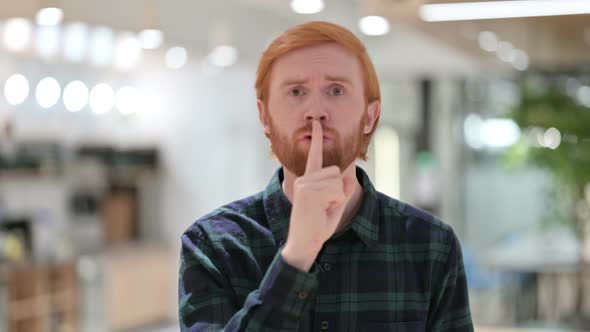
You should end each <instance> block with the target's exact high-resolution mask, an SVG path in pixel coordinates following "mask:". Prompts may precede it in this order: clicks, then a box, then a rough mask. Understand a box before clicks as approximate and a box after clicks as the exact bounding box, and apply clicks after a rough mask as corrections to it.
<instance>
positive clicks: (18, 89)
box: [4, 74, 29, 105]
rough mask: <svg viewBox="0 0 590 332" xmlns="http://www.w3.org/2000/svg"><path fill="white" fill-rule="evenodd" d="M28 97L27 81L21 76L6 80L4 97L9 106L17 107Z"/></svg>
mask: <svg viewBox="0 0 590 332" xmlns="http://www.w3.org/2000/svg"><path fill="white" fill-rule="evenodd" d="M28 95H29V81H28V80H27V78H26V77H25V76H24V75H22V74H14V75H12V76H10V77H9V78H8V79H7V80H6V84H5V85H4V96H5V97H6V101H7V102H8V103H9V104H10V105H19V104H21V103H22V102H24V101H25V99H27V96H28Z"/></svg>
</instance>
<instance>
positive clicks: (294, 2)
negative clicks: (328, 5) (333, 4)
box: [291, 0, 324, 14]
mask: <svg viewBox="0 0 590 332" xmlns="http://www.w3.org/2000/svg"><path fill="white" fill-rule="evenodd" d="M291 9H292V10H293V11H294V12H296V13H298V14H317V13H319V12H321V11H322V10H323V9H324V1H322V0H291Z"/></svg>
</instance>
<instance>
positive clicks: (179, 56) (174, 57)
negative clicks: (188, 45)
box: [164, 46, 188, 69]
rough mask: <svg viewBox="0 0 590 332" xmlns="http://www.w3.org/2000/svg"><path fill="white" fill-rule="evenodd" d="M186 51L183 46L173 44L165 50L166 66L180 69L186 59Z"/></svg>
mask: <svg viewBox="0 0 590 332" xmlns="http://www.w3.org/2000/svg"><path fill="white" fill-rule="evenodd" d="M187 57H188V56H187V52H186V49H185V48H184V47H180V46H175V47H172V48H170V49H169V50H168V51H167V52H166V57H165V59H164V60H165V62H166V67H168V68H170V69H180V68H182V67H183V66H184V65H185V64H186V61H187Z"/></svg>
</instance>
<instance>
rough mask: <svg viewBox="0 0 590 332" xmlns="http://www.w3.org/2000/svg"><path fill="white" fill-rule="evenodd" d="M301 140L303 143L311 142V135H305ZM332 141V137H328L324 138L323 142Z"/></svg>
mask: <svg viewBox="0 0 590 332" xmlns="http://www.w3.org/2000/svg"><path fill="white" fill-rule="evenodd" d="M300 140H301V141H304V142H311V135H304V136H302V137H301V139H300ZM330 140H331V139H330V137H328V136H323V141H324V142H328V141H330Z"/></svg>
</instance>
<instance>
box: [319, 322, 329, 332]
mask: <svg viewBox="0 0 590 332" xmlns="http://www.w3.org/2000/svg"><path fill="white" fill-rule="evenodd" d="M320 327H321V328H322V331H327V330H328V328H329V327H330V323H329V322H328V321H327V320H323V321H322V323H321V325H320Z"/></svg>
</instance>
